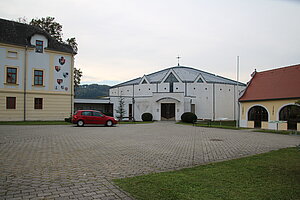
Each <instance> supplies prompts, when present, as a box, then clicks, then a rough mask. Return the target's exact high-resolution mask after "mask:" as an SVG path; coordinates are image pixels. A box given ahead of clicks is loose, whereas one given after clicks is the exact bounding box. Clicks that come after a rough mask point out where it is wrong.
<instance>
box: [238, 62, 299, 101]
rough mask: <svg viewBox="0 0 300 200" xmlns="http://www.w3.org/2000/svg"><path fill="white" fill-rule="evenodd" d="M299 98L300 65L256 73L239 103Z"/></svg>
mask: <svg viewBox="0 0 300 200" xmlns="http://www.w3.org/2000/svg"><path fill="white" fill-rule="evenodd" d="M291 98H300V64H298V65H293V66H288V67H283V68H278V69H273V70H268V71H263V72H256V73H255V75H254V76H253V78H252V79H251V81H250V83H249V85H248V86H247V88H246V90H245V92H244V94H243V95H242V97H241V98H240V99H239V101H259V100H274V99H291Z"/></svg>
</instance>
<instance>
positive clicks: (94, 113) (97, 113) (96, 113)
mask: <svg viewBox="0 0 300 200" xmlns="http://www.w3.org/2000/svg"><path fill="white" fill-rule="evenodd" d="M93 116H96V117H102V116H103V115H102V114H101V113H100V112H93Z"/></svg>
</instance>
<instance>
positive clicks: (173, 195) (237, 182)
mask: <svg viewBox="0 0 300 200" xmlns="http://www.w3.org/2000/svg"><path fill="white" fill-rule="evenodd" d="M114 182H115V183H116V184H117V185H118V186H120V187H121V188H122V189H124V190H125V191H127V192H129V193H130V194H131V195H132V196H133V197H135V198H136V199H139V200H159V199H161V200H177V199H178V200H191V199H197V200H202V199H203V200H210V199H220V200H221V199H222V200H223V199H228V200H229V199H230V200H248V199H249V200H250V199H253V200H268V199H269V200H271V199H272V200H277V199H278V200H285V199H286V200H288V199H289V200H292V199H300V148H299V147H297V148H287V149H281V150H278V151H272V152H269V153H265V154H260V155H255V156H250V157H246V158H241V159H235V160H230V161H225V162H219V163H212V164H208V165H202V166H198V167H194V168H189V169H183V170H179V171H173V172H164V173H157V174H150V175H145V176H138V177H132V178H125V179H116V180H114Z"/></svg>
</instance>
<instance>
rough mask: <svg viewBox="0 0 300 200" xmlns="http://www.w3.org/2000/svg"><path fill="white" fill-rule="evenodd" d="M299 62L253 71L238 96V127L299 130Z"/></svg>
mask: <svg viewBox="0 0 300 200" xmlns="http://www.w3.org/2000/svg"><path fill="white" fill-rule="evenodd" d="M299 100H300V64H298V65H292V66H288V67H282V68H278V69H272V70H268V71H263V72H256V71H255V72H254V73H253V74H252V79H251V80H250V82H249V83H248V85H247V88H246V90H245V91H244V93H243V95H242V96H241V97H240V99H239V102H240V106H241V109H240V111H241V115H240V116H241V117H240V126H241V127H249V128H263V129H280V130H298V131H299V130H300V105H299V104H297V103H296V102H297V101H299Z"/></svg>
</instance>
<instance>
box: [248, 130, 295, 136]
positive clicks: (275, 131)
mask: <svg viewBox="0 0 300 200" xmlns="http://www.w3.org/2000/svg"><path fill="white" fill-rule="evenodd" d="M253 132H263V133H277V134H283V135H300V132H299V131H277V130H267V129H260V130H253Z"/></svg>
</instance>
